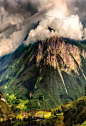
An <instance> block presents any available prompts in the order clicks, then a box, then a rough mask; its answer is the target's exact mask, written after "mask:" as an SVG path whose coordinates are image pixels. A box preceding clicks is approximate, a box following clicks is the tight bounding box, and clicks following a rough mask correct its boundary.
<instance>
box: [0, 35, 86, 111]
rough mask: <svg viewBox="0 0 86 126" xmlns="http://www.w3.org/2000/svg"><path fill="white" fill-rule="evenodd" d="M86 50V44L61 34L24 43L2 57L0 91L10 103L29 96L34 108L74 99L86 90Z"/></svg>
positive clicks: (0, 60)
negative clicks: (70, 39) (60, 36)
mask: <svg viewBox="0 0 86 126" xmlns="http://www.w3.org/2000/svg"><path fill="white" fill-rule="evenodd" d="M83 47H84V49H83ZM85 49H86V46H85V44H81V43H79V42H78V43H77V42H73V43H72V42H71V41H69V40H67V39H62V38H58V37H52V38H49V39H47V40H45V41H42V42H37V43H35V44H31V45H29V46H28V47H25V46H23V45H22V46H20V47H19V48H18V49H17V50H16V51H15V52H14V53H12V54H10V55H8V56H5V57H3V58H1V59H0V63H1V67H0V91H1V92H2V93H4V95H5V98H6V99H8V102H9V103H10V104H11V103H14V104H18V103H19V99H23V100H25V99H29V102H28V106H29V105H30V104H33V106H32V109H33V108H39V109H51V108H54V107H56V106H58V105H61V104H63V103H66V102H70V101H74V100H76V99H78V98H79V97H81V96H83V95H84V92H85V91H84V90H85V84H86V77H85V76H86V64H85V63H86V52H85ZM34 106H35V107H34ZM28 109H31V108H29V107H28Z"/></svg>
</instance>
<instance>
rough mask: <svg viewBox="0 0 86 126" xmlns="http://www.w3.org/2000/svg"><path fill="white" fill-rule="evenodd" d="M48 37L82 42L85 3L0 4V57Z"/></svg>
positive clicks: (2, 0) (19, 0) (36, 0)
mask: <svg viewBox="0 0 86 126" xmlns="http://www.w3.org/2000/svg"><path fill="white" fill-rule="evenodd" d="M48 27H51V28H52V29H54V30H55V31H52V32H50V31H49V29H48ZM27 34H28V37H27V39H26V40H25V39H24V38H25V36H26V35H27ZM52 36H58V37H65V38H70V39H74V40H79V41H81V40H85V39H86V1H85V0H0V57H2V56H4V55H7V54H9V53H12V52H14V51H15V50H16V49H17V48H18V47H19V46H20V45H21V44H24V45H29V44H30V43H33V42H36V41H38V40H44V39H46V38H49V37H52Z"/></svg>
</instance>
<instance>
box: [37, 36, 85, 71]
mask: <svg viewBox="0 0 86 126" xmlns="http://www.w3.org/2000/svg"><path fill="white" fill-rule="evenodd" d="M45 43H46V44H47V49H46V50H44V48H45ZM45 55H47V56H46V58H45V62H44V63H45V64H47V65H51V66H53V67H54V68H57V67H58V64H59V67H60V68H61V69H62V70H66V71H70V70H74V71H76V69H77V67H80V68H81V58H80V55H81V56H83V57H84V58H85V59H86V52H85V50H84V49H83V50H82V51H81V50H80V49H79V48H78V47H77V46H75V45H71V44H69V43H66V42H65V41H64V40H63V39H62V38H58V37H53V38H50V39H48V40H46V41H44V42H42V43H39V45H38V54H37V60H36V64H37V66H40V62H41V60H42V59H43V58H44V56H45Z"/></svg>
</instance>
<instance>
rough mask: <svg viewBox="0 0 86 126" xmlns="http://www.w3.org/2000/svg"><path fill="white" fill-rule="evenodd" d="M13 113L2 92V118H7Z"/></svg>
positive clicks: (0, 108) (0, 111)
mask: <svg viewBox="0 0 86 126" xmlns="http://www.w3.org/2000/svg"><path fill="white" fill-rule="evenodd" d="M11 114H12V111H11V109H10V107H9V106H8V104H7V103H6V100H5V98H4V96H3V94H2V93H0V119H1V118H2V119H3V120H7V119H8V118H9V117H10V116H11Z"/></svg>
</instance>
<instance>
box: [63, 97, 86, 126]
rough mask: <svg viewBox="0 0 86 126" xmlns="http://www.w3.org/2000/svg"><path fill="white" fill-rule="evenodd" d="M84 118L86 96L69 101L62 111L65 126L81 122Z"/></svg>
mask: <svg viewBox="0 0 86 126" xmlns="http://www.w3.org/2000/svg"><path fill="white" fill-rule="evenodd" d="M85 120H86V96H85V97H83V98H80V99H78V100H77V101H76V102H73V103H71V105H70V107H68V108H66V109H65V111H64V122H65V125H66V126H73V125H76V124H77V125H78V124H82V123H83V122H84V121H85Z"/></svg>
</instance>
